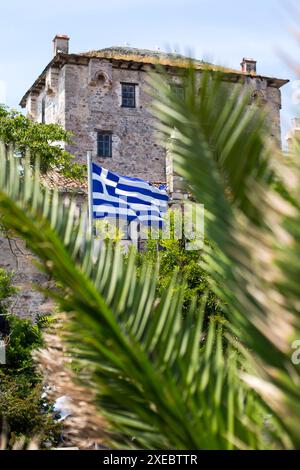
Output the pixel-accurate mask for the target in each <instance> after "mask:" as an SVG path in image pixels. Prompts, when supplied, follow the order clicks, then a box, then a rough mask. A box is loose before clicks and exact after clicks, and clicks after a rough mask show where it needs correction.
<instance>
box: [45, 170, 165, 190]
mask: <svg viewBox="0 0 300 470" xmlns="http://www.w3.org/2000/svg"><path fill="white" fill-rule="evenodd" d="M40 178H41V183H42V184H43V185H44V186H46V187H47V188H48V189H57V191H58V192H61V193H76V194H87V192H88V185H87V179H86V178H85V179H84V180H83V181H78V180H75V179H73V178H67V177H66V176H63V175H62V174H61V173H59V171H57V170H49V171H48V172H47V174H44V175H41V177H40ZM151 184H153V186H156V187H159V186H161V185H162V184H166V182H165V181H157V182H151Z"/></svg>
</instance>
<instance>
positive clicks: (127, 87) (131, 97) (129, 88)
mask: <svg viewBox="0 0 300 470" xmlns="http://www.w3.org/2000/svg"><path fill="white" fill-rule="evenodd" d="M121 87H122V107H123V108H135V105H136V104H135V87H136V85H135V84H134V83H121Z"/></svg>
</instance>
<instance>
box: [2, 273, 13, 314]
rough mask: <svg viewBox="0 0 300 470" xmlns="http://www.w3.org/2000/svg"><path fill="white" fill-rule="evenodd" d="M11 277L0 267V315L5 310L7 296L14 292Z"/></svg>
mask: <svg viewBox="0 0 300 470" xmlns="http://www.w3.org/2000/svg"><path fill="white" fill-rule="evenodd" d="M11 278H12V275H11V274H9V273H7V272H6V271H5V270H4V269H1V268H0V315H3V316H4V314H5V313H6V311H7V304H8V300H9V297H11V296H12V295H13V294H14V293H15V292H16V289H15V288H14V287H13V286H12V283H11Z"/></svg>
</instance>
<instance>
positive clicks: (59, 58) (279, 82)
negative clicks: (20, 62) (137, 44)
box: [19, 51, 290, 108]
mask: <svg viewBox="0 0 300 470" xmlns="http://www.w3.org/2000/svg"><path fill="white" fill-rule="evenodd" d="M93 52H95V55H92V53H93ZM96 52H97V51H92V53H91V54H89V55H87V53H81V54H64V53H59V54H57V55H56V56H55V57H53V59H52V60H51V61H50V62H49V63H48V64H47V65H46V67H45V68H44V70H43V71H42V73H41V74H40V75H39V76H38V78H37V79H36V80H35V81H34V83H33V84H32V86H31V87H30V88H29V89H28V90H27V91H26V93H25V94H24V96H23V97H22V98H21V100H20V103H19V105H20V106H21V107H22V108H25V106H26V100H27V98H28V96H29V95H30V93H32V92H34V90H36V89H37V88H38V86H39V85H40V84H41V82H42V81H43V80H44V79H45V76H46V73H47V71H48V69H49V68H50V67H52V66H54V65H57V66H60V65H65V64H66V63H70V62H71V63H72V61H74V63H75V64H80V63H81V65H88V62H89V60H91V59H101V60H109V61H111V60H115V61H120V60H122V61H123V62H137V61H135V60H132V58H130V57H119V58H115V57H106V56H102V57H101V56H99V55H96ZM85 54H86V55H85ZM193 61H195V62H196V63H197V60H196V59H192V60H190V59H189V58H188V57H187V58H186V64H185V65H183V64H181V65H180V64H173V65H168V64H162V66H163V67H167V66H168V67H170V68H174V69H178V68H186V67H187V65H188V64H190V63H193ZM141 62H142V63H144V64H145V65H155V64H153V62H146V61H145V62H144V61H141ZM157 64H159V61H157ZM200 65H202V67H203V69H205V68H207V69H208V70H211V71H212V72H218V71H221V72H222V70H223V71H224V75H226V76H232V77H239V78H258V79H261V80H267V81H268V85H269V86H271V87H274V88H278V89H280V88H282V87H283V86H284V85H286V84H287V83H289V82H290V80H288V79H280V78H275V77H268V76H265V75H252V74H246V73H243V72H242V71H234V70H231V69H226V68H225V67H224V69H223V68H222V67H221V66H217V65H214V64H209V63H206V62H201V61H199V69H198V70H202V68H200Z"/></svg>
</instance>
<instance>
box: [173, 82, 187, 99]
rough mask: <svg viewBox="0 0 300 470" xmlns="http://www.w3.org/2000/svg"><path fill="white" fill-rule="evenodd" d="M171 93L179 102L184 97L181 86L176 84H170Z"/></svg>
mask: <svg viewBox="0 0 300 470" xmlns="http://www.w3.org/2000/svg"><path fill="white" fill-rule="evenodd" d="M171 91H172V93H173V94H174V96H175V97H176V98H180V99H181V100H184V97H185V90H184V88H183V86H182V85H177V84H173V83H172V84H171Z"/></svg>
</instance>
